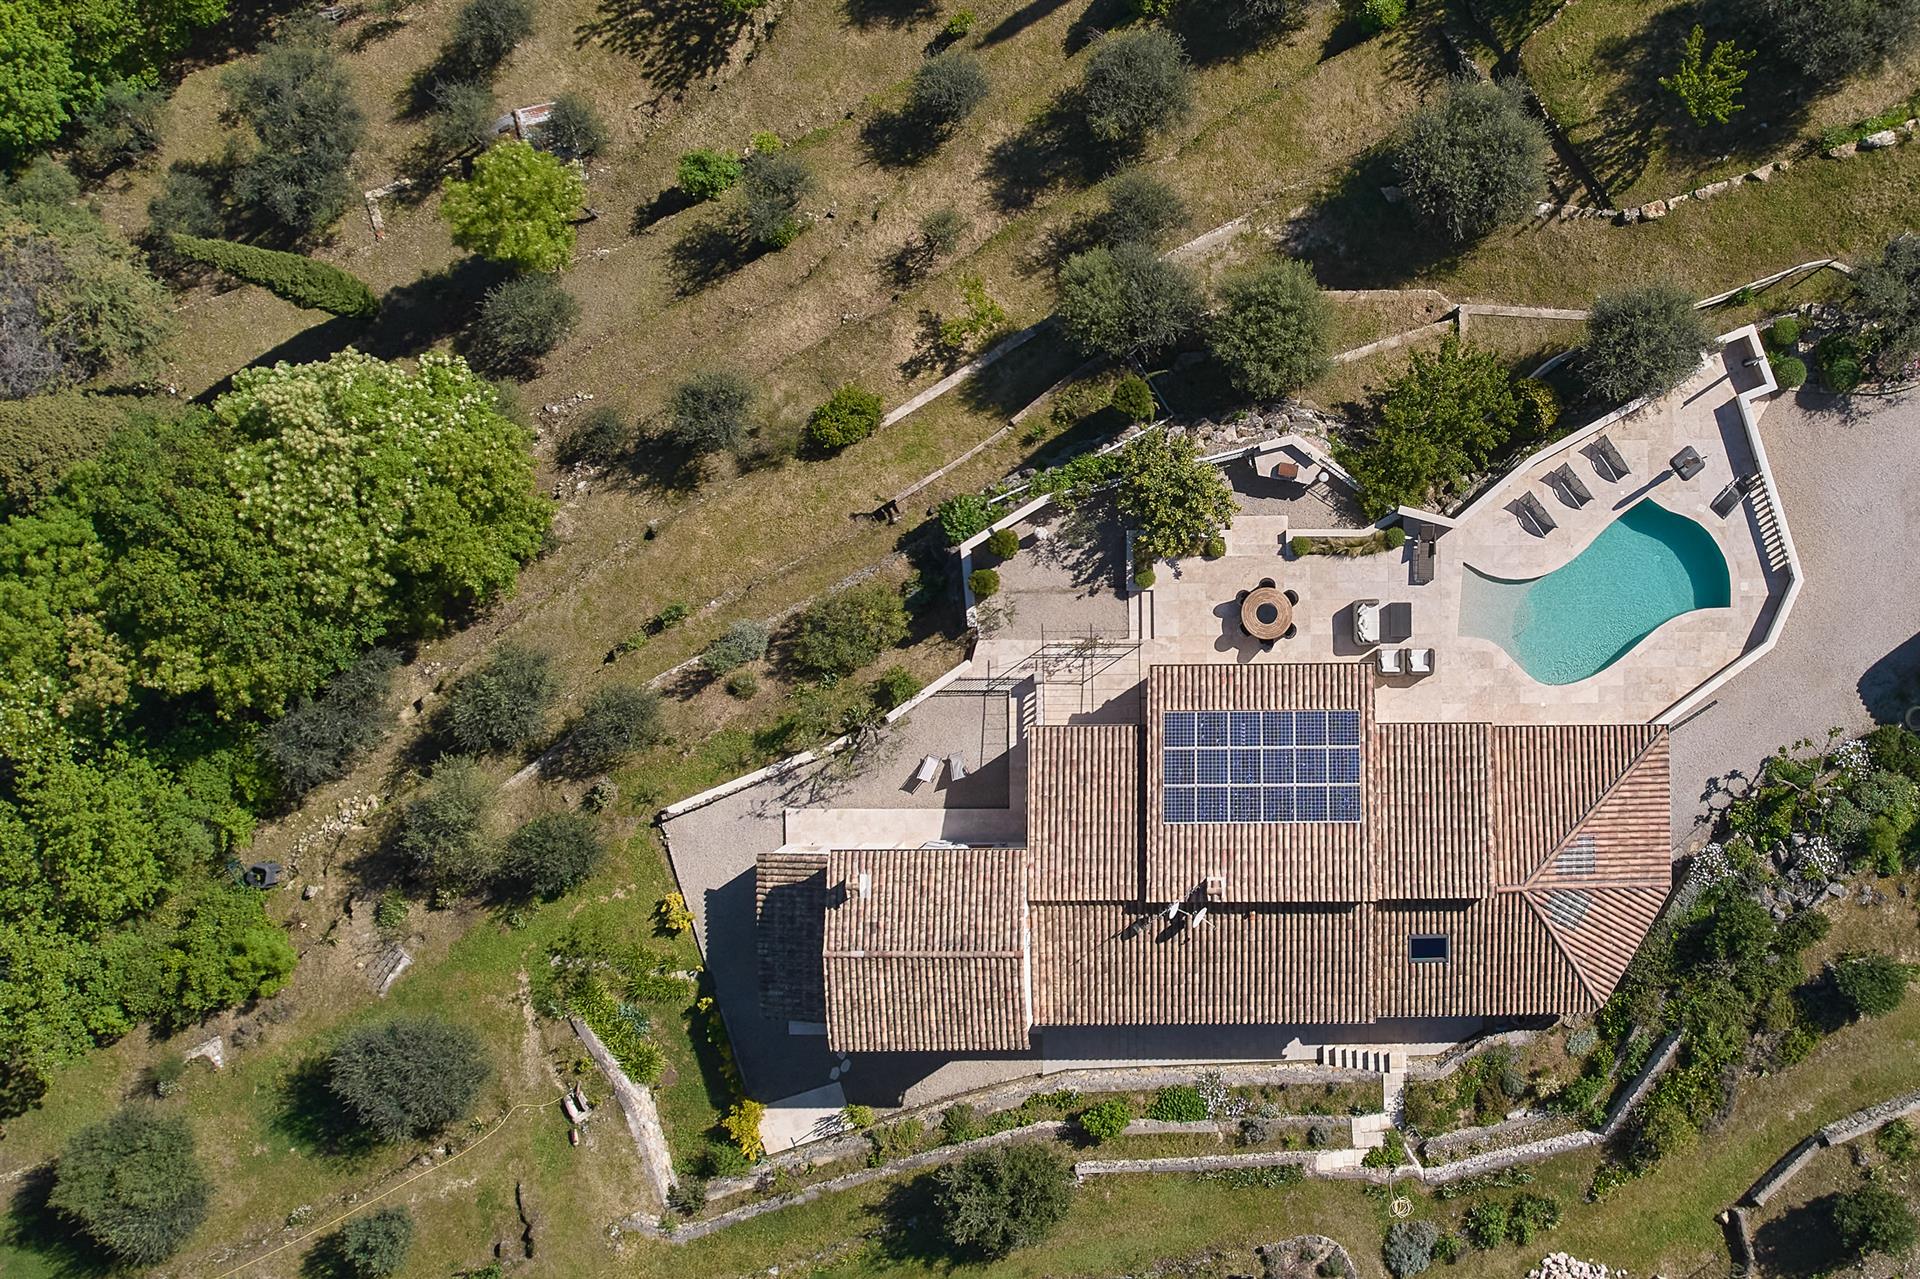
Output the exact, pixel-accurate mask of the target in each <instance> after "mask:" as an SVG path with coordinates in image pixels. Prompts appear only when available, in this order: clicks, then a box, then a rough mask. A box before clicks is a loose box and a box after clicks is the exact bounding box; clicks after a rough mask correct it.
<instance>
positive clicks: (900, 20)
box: [841, 0, 940, 28]
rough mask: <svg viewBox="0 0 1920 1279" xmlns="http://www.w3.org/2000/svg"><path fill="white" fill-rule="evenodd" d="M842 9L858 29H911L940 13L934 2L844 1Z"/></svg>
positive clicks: (897, 0) (930, 0) (910, 0)
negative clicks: (915, 24)
mask: <svg viewBox="0 0 1920 1279" xmlns="http://www.w3.org/2000/svg"><path fill="white" fill-rule="evenodd" d="M841 8H842V9H844V10H845V11H846V14H847V21H848V22H851V23H852V24H853V25H854V26H856V27H862V28H866V27H910V26H912V25H913V24H914V23H916V22H925V21H926V20H927V19H929V18H931V17H933V16H935V15H936V14H938V13H939V12H940V6H939V5H938V4H936V3H935V2H934V0H844V3H843V4H842V5H841Z"/></svg>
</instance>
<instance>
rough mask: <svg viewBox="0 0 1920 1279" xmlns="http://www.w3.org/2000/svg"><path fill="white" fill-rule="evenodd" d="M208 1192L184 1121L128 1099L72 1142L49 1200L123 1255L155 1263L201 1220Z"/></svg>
mask: <svg viewBox="0 0 1920 1279" xmlns="http://www.w3.org/2000/svg"><path fill="white" fill-rule="evenodd" d="M208 1198H209V1194H208V1186H207V1179H206V1176H205V1174H204V1173H202V1172H201V1170H200V1162H199V1160H198V1159H197V1158H196V1157H195V1154H194V1148H193V1133H192V1131H191V1130H190V1129H189V1128H188V1127H187V1125H186V1121H185V1120H182V1119H179V1118H177V1117H174V1116H162V1115H159V1114H156V1113H154V1112H153V1111H151V1110H148V1109H145V1108H141V1107H128V1108H126V1109H124V1110H121V1111H119V1112H118V1113H116V1114H115V1115H114V1116H113V1117H112V1118H111V1119H106V1120H103V1121H101V1122H100V1123H97V1124H94V1125H92V1126H91V1127H87V1128H82V1129H81V1130H80V1131H79V1132H77V1133H75V1134H74V1135H73V1138H72V1139H71V1140H70V1141H68V1142H67V1145H66V1147H65V1149H63V1150H62V1151H61V1152H60V1159H59V1162H57V1163H56V1164H55V1165H54V1179H53V1190H52V1192H51V1193H50V1194H49V1195H48V1196H47V1203H48V1205H49V1206H50V1207H52V1208H53V1209H54V1211H56V1212H58V1213H60V1214H61V1215H62V1216H64V1217H66V1218H68V1219H69V1220H71V1221H72V1222H73V1223H74V1224H75V1225H77V1226H79V1227H80V1229H81V1230H82V1231H84V1232H85V1233H86V1235H87V1237H88V1238H89V1239H92V1240H93V1241H94V1242H95V1243H96V1244H98V1245H100V1247H102V1248H104V1249H105V1250H106V1251H107V1252H109V1253H111V1254H113V1256H114V1257H115V1258H117V1259H118V1260H120V1261H122V1262H125V1263H127V1264H130V1265H136V1266H155V1265H158V1264H160V1263H161V1262H163V1261H165V1260H166V1259H167V1258H168V1257H171V1256H172V1255H173V1254H174V1253H176V1252H178V1251H179V1250H180V1246H181V1245H182V1244H184V1243H186V1241H187V1240H188V1239H189V1238H190V1237H191V1236H192V1235H193V1232H194V1231H196V1230H198V1229H199V1228H200V1223H201V1222H203V1221H205V1220H206V1216H207V1201H208Z"/></svg>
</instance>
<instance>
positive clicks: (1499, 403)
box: [1334, 338, 1521, 519]
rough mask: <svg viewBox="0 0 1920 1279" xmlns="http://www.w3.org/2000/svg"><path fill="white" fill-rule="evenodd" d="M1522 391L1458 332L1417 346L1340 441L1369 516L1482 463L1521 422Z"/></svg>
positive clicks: (1339, 451)
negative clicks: (1433, 346)
mask: <svg viewBox="0 0 1920 1279" xmlns="http://www.w3.org/2000/svg"><path fill="white" fill-rule="evenodd" d="M1520 415H1521V404H1520V397H1519V396H1518V394H1517V393H1516V392H1515V389H1514V385H1513V379H1512V378H1511V377H1510V376H1509V375H1508V373H1507V370H1506V368H1505V367H1504V366H1503V365H1502V364H1501V362H1500V358H1499V357H1498V356H1497V355H1495V354H1494V353H1493V352H1491V351H1485V350H1481V349H1480V348H1478V347H1476V346H1473V345H1472V344H1470V343H1463V342H1461V341H1460V340H1459V339H1457V338H1448V339H1446V341H1444V342H1442V343H1441V345H1440V349H1439V350H1438V351H1432V352H1427V351H1421V352H1416V353H1415V354H1414V356H1413V357H1412V358H1411V359H1410V360H1409V361H1408V362H1407V370H1406V372H1405V373H1403V374H1401V375H1400V376H1399V377H1397V378H1395V379H1393V381H1391V382H1390V383H1388V384H1387V386H1386V388H1385V390H1383V391H1382V392H1380V393H1379V394H1377V395H1376V396H1375V397H1374V400H1373V404H1372V412H1371V414H1370V419H1371V420H1370V421H1369V422H1368V423H1367V425H1366V426H1365V427H1364V428H1363V429H1362V430H1360V431H1358V432H1356V433H1354V434H1352V435H1350V436H1349V437H1347V438H1345V439H1342V440H1339V441H1336V442H1335V445H1334V459H1335V460H1336V461H1338V462H1339V463H1340V465H1341V466H1343V467H1345V468H1346V470H1347V472H1348V473H1349V474H1351V475H1352V476H1353V477H1354V478H1355V479H1356V480H1357V481H1359V483H1360V505H1361V508H1362V509H1363V510H1365V511H1366V512H1367V514H1368V515H1369V516H1370V517H1372V518H1376V519H1377V518H1379V517H1380V516H1382V515H1385V514H1387V513H1388V512H1389V511H1391V510H1393V509H1394V508H1395V507H1397V506H1402V505H1419V504H1423V503H1426V502H1428V501H1431V500H1433V498H1434V496H1435V495H1436V494H1444V493H1446V492H1448V491H1450V490H1451V489H1453V488H1455V487H1456V486H1458V485H1459V484H1460V483H1461V482H1462V481H1464V480H1465V479H1466V478H1467V477H1468V476H1470V475H1472V474H1474V473H1476V472H1478V471H1481V470H1484V469H1485V468H1486V467H1487V465H1488V464H1489V463H1490V462H1491V461H1492V460H1493V459H1494V458H1495V457H1496V456H1497V455H1498V454H1499V453H1500V451H1501V450H1502V449H1504V448H1505V447H1506V446H1507V444H1508V442H1509V441H1510V440H1512V438H1513V436H1514V432H1515V431H1516V430H1517V429H1518V428H1519V424H1520Z"/></svg>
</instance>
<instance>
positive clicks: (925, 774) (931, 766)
mask: <svg viewBox="0 0 1920 1279" xmlns="http://www.w3.org/2000/svg"><path fill="white" fill-rule="evenodd" d="M938 776H940V757H939V756H938V755H928V756H927V757H926V758H924V759H922V760H921V761H920V771H919V772H917V773H915V774H914V775H913V780H914V784H915V785H918V786H926V785H929V784H930V783H931V782H932V781H933V779H934V778H936V777H938Z"/></svg>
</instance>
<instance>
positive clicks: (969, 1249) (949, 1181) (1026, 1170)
mask: <svg viewBox="0 0 1920 1279" xmlns="http://www.w3.org/2000/svg"><path fill="white" fill-rule="evenodd" d="M934 1183H935V1186H934V1213H935V1216H936V1218H937V1220H938V1223H939V1229H940V1233H941V1234H942V1236H943V1237H944V1238H945V1239H946V1241H947V1243H948V1244H950V1245H951V1246H952V1247H953V1248H954V1249H956V1250H957V1251H960V1252H962V1253H965V1254H969V1255H974V1256H980V1257H984V1258H988V1259H992V1258H997V1257H1004V1256H1006V1255H1007V1254H1008V1253H1010V1252H1012V1251H1013V1250H1014V1249H1016V1248H1021V1247H1024V1246H1026V1245H1028V1244H1031V1243H1037V1242H1039V1241H1040V1240H1041V1239H1044V1238H1046V1236H1047V1235H1049V1234H1051V1233H1052V1232H1053V1229H1054V1228H1055V1227H1056V1226H1058V1225H1059V1224H1060V1222H1061V1221H1062V1220H1063V1219H1064V1218H1065V1217H1066V1215H1067V1208H1068V1207H1069V1205H1070V1204H1071V1201H1072V1197H1073V1169H1072V1167H1071V1166H1070V1165H1069V1164H1068V1163H1067V1161H1066V1160H1065V1159H1063V1158H1061V1157H1060V1156H1059V1155H1058V1154H1056V1153H1055V1152H1054V1151H1053V1149H1052V1148H1051V1147H1048V1146H1042V1145H1018V1146H1003V1147H999V1148H997V1149H993V1150H983V1151H978V1152H976V1153H974V1154H971V1155H968V1156H967V1157H966V1158H965V1159H962V1160H961V1161H960V1162H959V1163H955V1164H949V1165H948V1166H947V1167H945V1168H942V1169H941V1170H940V1171H939V1172H938V1173H936V1174H935V1175H934Z"/></svg>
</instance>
